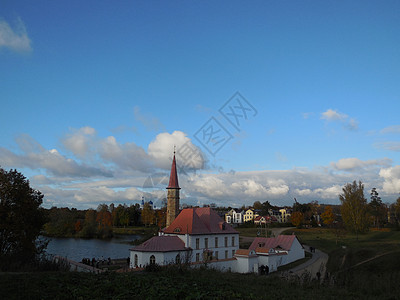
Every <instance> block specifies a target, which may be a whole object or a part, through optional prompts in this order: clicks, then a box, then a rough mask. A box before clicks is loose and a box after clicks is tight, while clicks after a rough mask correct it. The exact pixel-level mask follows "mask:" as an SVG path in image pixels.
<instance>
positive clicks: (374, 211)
mask: <svg viewBox="0 0 400 300" xmlns="http://www.w3.org/2000/svg"><path fill="white" fill-rule="evenodd" d="M368 208H369V213H370V214H371V216H372V219H373V224H374V226H375V227H378V228H379V227H380V226H381V225H383V223H384V221H385V216H386V205H385V204H384V203H383V202H382V200H381V197H379V194H378V192H377V191H376V188H373V189H372V190H371V202H370V203H368Z"/></svg>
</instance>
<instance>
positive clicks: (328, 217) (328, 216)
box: [321, 205, 335, 227]
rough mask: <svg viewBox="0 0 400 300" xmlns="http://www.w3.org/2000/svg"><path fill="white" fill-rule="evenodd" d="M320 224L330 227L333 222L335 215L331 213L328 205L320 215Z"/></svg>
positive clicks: (331, 210) (330, 207)
mask: <svg viewBox="0 0 400 300" xmlns="http://www.w3.org/2000/svg"><path fill="white" fill-rule="evenodd" d="M321 218H322V222H324V224H325V225H328V226H329V227H330V226H332V224H333V222H334V221H335V214H334V213H333V209H332V206H330V205H328V206H326V207H325V210H324V212H323V213H322V214H321Z"/></svg>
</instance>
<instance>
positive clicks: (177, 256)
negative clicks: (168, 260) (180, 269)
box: [175, 253, 181, 265]
mask: <svg viewBox="0 0 400 300" xmlns="http://www.w3.org/2000/svg"><path fill="white" fill-rule="evenodd" d="M175 263H176V264H177V265H179V264H180V263H181V256H180V255H179V253H178V254H177V255H176V257H175Z"/></svg>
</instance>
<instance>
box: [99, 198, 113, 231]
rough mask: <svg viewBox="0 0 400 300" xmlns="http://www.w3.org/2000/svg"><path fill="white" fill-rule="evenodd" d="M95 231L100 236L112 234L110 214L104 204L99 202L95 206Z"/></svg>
mask: <svg viewBox="0 0 400 300" xmlns="http://www.w3.org/2000/svg"><path fill="white" fill-rule="evenodd" d="M96 222H97V232H98V236H99V237H101V238H107V237H111V236H112V216H111V213H110V212H109V210H108V206H107V205H106V204H100V205H99V206H98V208H97V216H96Z"/></svg>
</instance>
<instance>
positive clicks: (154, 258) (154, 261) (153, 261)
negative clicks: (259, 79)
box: [150, 255, 156, 265]
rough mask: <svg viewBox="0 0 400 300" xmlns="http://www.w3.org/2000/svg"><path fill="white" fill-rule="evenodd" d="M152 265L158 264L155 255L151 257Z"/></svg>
mask: <svg viewBox="0 0 400 300" xmlns="http://www.w3.org/2000/svg"><path fill="white" fill-rule="evenodd" d="M150 264H151V265H155V264H156V257H155V256H154V255H152V256H150Z"/></svg>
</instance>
